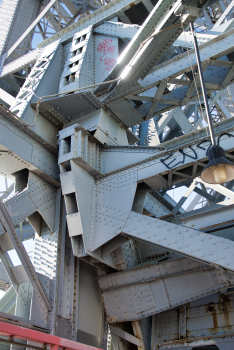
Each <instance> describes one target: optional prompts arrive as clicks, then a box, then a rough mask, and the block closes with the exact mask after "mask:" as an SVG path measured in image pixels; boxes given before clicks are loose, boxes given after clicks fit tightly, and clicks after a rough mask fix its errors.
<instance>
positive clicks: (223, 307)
mask: <svg viewBox="0 0 234 350" xmlns="http://www.w3.org/2000/svg"><path fill="white" fill-rule="evenodd" d="M221 298H222V302H221V303H220V304H219V305H220V306H219V310H220V311H221V312H223V315H224V321H225V326H230V310H231V309H230V300H229V299H228V297H227V296H226V295H223V294H222V295H221Z"/></svg>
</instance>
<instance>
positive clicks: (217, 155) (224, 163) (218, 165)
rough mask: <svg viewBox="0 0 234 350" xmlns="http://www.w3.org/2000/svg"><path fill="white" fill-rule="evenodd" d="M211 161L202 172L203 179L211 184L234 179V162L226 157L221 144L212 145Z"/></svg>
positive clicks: (209, 153) (209, 152) (209, 154)
mask: <svg viewBox="0 0 234 350" xmlns="http://www.w3.org/2000/svg"><path fill="white" fill-rule="evenodd" d="M208 157H209V163H208V164H207V166H206V167H205V168H204V170H203V171H202V173H201V179H202V180H203V181H205V182H208V183H210V184H223V183H225V182H228V181H230V180H233V179H234V164H232V163H231V162H229V160H227V159H226V156H225V152H224V150H223V148H222V147H220V146H211V148H210V149H209V151H208Z"/></svg>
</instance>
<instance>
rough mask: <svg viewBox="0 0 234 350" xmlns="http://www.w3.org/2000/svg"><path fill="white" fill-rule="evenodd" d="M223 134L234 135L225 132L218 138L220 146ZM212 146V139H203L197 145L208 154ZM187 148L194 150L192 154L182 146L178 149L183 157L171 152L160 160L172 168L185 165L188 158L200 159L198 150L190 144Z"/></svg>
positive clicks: (168, 167)
mask: <svg viewBox="0 0 234 350" xmlns="http://www.w3.org/2000/svg"><path fill="white" fill-rule="evenodd" d="M223 136H228V137H234V136H233V135H232V134H228V133H226V132H225V133H223V134H222V135H220V136H219V137H218V139H217V145H218V146H219V144H220V141H221V139H222V137H223ZM211 146H212V144H211V141H202V142H200V143H198V144H197V145H196V147H197V148H199V149H202V150H204V151H206V156H207V155H208V151H209V149H210V147H211ZM187 149H188V151H192V154H191V152H189V153H186V152H185V150H184V149H182V148H181V149H179V150H178V152H179V153H180V154H182V158H181V157H175V158H173V156H174V155H175V153H172V154H169V155H168V156H167V157H165V158H162V159H160V161H161V162H162V163H163V164H164V165H165V167H166V168H167V169H169V170H170V169H173V168H175V167H177V166H178V165H183V164H184V163H185V161H187V159H188V158H190V159H194V160H196V159H198V155H197V152H196V150H195V149H194V148H193V147H192V146H188V147H187Z"/></svg>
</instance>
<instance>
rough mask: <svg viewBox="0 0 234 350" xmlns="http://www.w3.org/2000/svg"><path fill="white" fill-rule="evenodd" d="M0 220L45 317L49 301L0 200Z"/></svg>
mask: <svg viewBox="0 0 234 350" xmlns="http://www.w3.org/2000/svg"><path fill="white" fill-rule="evenodd" d="M0 220H1V222H2V225H3V226H4V227H5V229H6V232H7V234H8V236H9V237H10V240H11V242H12V244H13V246H14V248H15V250H16V252H17V254H18V256H19V258H20V261H21V263H22V265H23V267H24V269H25V272H26V273H27V275H28V278H29V281H30V282H31V284H32V286H33V289H34V291H35V294H36V297H37V299H38V302H39V304H40V306H41V308H42V311H43V314H44V315H45V316H46V317H47V312H48V311H51V310H52V308H51V305H50V302H49V300H48V298H47V295H46V293H45V291H44V289H43V288H42V286H41V283H40V281H39V279H38V277H37V274H36V271H35V269H34V266H33V264H32V262H31V260H30V258H29V256H28V254H27V252H26V250H25V248H24V246H23V244H22V242H21V240H20V239H19V236H18V234H17V233H16V231H15V228H14V225H13V223H12V221H11V218H10V216H9V214H8V212H7V210H6V208H5V206H4V204H3V203H2V201H0Z"/></svg>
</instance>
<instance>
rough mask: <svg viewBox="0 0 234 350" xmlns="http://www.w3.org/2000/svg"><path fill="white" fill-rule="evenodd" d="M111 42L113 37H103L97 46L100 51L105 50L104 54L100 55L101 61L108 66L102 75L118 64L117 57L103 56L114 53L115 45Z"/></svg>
mask: <svg viewBox="0 0 234 350" xmlns="http://www.w3.org/2000/svg"><path fill="white" fill-rule="evenodd" d="M111 44H112V40H111V39H103V41H102V42H101V43H99V44H98V47H97V51H98V52H103V55H102V56H101V57H100V61H102V62H104V65H105V66H106V67H105V68H104V70H103V73H102V75H103V74H104V73H105V72H109V71H110V70H111V69H112V68H113V67H114V66H115V64H116V61H115V59H114V58H112V57H105V58H104V59H103V57H104V56H106V54H110V55H113V53H114V52H115V46H114V45H111Z"/></svg>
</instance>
